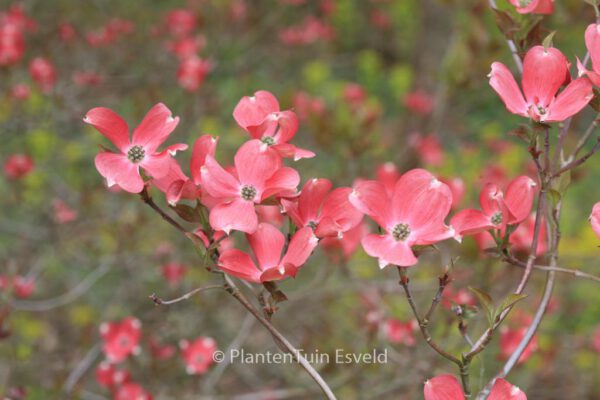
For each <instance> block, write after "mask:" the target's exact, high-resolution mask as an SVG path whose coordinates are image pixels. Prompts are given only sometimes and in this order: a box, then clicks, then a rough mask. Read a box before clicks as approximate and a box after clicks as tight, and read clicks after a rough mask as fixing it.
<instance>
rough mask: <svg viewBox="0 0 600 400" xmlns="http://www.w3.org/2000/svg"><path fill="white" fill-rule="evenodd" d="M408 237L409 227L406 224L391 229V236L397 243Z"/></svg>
mask: <svg viewBox="0 0 600 400" xmlns="http://www.w3.org/2000/svg"><path fill="white" fill-rule="evenodd" d="M408 235H410V227H409V226H408V225H407V224H398V225H396V226H394V229H392V236H393V237H394V239H396V240H397V241H404V240H406V239H407V238H408Z"/></svg>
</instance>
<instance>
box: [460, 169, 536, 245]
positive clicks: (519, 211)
mask: <svg viewBox="0 0 600 400" xmlns="http://www.w3.org/2000/svg"><path fill="white" fill-rule="evenodd" d="M536 186H537V184H536V183H535V181H534V180H533V179H531V178H529V177H528V176H525V175H523V176H519V177H517V178H515V179H514V180H513V181H512V182H511V183H510V184H509V185H508V188H507V189H506V196H505V195H504V193H503V192H502V191H501V190H500V189H499V188H498V186H496V185H495V184H493V183H488V184H487V185H485V187H484V188H483V190H482V191H481V193H480V195H479V203H480V205H481V209H482V211H480V210H474V209H466V210H462V211H459V212H458V213H457V214H456V215H455V216H454V217H452V220H451V222H450V224H451V225H452V227H454V229H455V230H456V233H457V237H462V236H463V235H474V234H476V233H480V232H484V231H488V230H491V229H498V230H500V231H501V232H502V233H504V231H505V230H506V226H507V225H516V224H520V223H521V222H523V221H524V220H525V219H526V218H527V216H528V215H529V213H530V211H531V206H532V205H533V198H534V195H535V191H536V189H535V187H536Z"/></svg>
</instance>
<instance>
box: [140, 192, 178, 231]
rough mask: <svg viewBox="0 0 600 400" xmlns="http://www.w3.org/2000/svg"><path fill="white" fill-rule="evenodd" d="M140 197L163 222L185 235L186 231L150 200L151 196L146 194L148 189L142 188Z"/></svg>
mask: <svg viewBox="0 0 600 400" xmlns="http://www.w3.org/2000/svg"><path fill="white" fill-rule="evenodd" d="M140 197H141V198H142V200H143V201H144V203H146V204H148V205H149V206H150V207H152V209H153V210H154V211H156V212H157V213H158V214H159V215H160V216H161V217H162V218H163V219H164V220H165V221H167V222H168V223H169V224H171V225H173V226H174V227H175V228H176V229H177V230H179V231H180V232H182V233H184V234H186V233H187V231H186V230H185V228H184V227H183V226H181V224H179V222H177V221H175V220H174V219H173V218H171V217H170V216H169V214H167V213H165V212H164V211H163V210H162V209H161V208H160V207H159V206H157V205H156V203H155V202H154V200H152V196H150V193H148V187H147V186H144V190H142V191H141V192H140Z"/></svg>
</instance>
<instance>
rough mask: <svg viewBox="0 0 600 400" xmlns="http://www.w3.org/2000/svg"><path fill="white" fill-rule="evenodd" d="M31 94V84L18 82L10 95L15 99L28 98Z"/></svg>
mask: <svg viewBox="0 0 600 400" xmlns="http://www.w3.org/2000/svg"><path fill="white" fill-rule="evenodd" d="M30 94H31V90H29V85H27V84H25V83H18V84H16V85H15V86H13V87H12V88H11V90H10V95H11V97H12V98H13V99H15V100H26V99H28V98H29V95H30Z"/></svg>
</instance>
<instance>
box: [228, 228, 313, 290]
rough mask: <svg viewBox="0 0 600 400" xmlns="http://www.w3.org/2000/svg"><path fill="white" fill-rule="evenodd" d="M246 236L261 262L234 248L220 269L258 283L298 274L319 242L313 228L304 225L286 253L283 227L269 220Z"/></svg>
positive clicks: (295, 235)
mask: <svg viewBox="0 0 600 400" xmlns="http://www.w3.org/2000/svg"><path fill="white" fill-rule="evenodd" d="M246 238H247V239H248V243H249V244H250V248H251V249H252V252H253V253H254V255H255V256H256V260H257V261H258V265H257V264H255V263H254V261H253V260H252V258H251V257H250V255H248V254H247V253H244V252H243V251H240V250H238V249H230V250H226V251H224V252H223V253H222V254H221V256H220V257H219V268H220V269H222V270H223V271H225V272H226V273H228V274H229V275H233V276H236V277H238V278H240V279H244V280H247V281H249V282H256V283H258V282H268V281H277V280H281V279H284V278H286V277H288V276H291V277H295V276H296V273H297V272H298V269H299V268H300V267H301V266H302V265H304V263H305V262H306V260H307V259H308V257H309V256H310V254H311V253H312V251H313V250H314V248H315V247H316V246H317V243H318V239H317V237H316V236H315V235H314V233H313V231H312V229H311V228H309V227H305V228H302V229H300V230H299V231H298V232H296V233H295V234H294V236H293V237H292V239H291V240H290V243H289V246H288V248H287V251H286V252H285V254H283V256H282V254H281V253H282V251H283V247H284V245H285V237H284V236H283V233H281V232H280V231H279V229H277V228H275V227H274V226H273V225H270V224H266V223H261V224H259V225H258V229H257V230H256V232H255V233H253V234H247V235H246Z"/></svg>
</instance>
